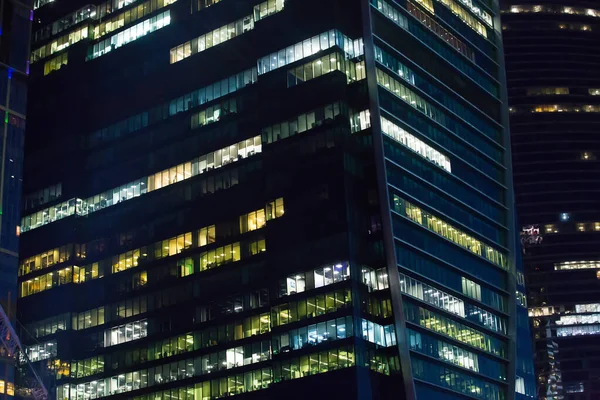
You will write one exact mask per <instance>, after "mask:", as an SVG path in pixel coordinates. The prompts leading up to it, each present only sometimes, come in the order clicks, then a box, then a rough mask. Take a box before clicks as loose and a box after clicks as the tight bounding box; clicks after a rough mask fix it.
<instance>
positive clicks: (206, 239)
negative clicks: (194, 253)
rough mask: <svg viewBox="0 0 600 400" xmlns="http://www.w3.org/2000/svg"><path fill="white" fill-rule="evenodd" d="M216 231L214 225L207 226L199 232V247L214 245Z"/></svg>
mask: <svg viewBox="0 0 600 400" xmlns="http://www.w3.org/2000/svg"><path fill="white" fill-rule="evenodd" d="M215 236H216V229H215V226H214V225H211V226H207V227H205V228H202V229H200V230H199V231H198V247H202V246H206V245H207V244H209V243H214V242H215V240H216V237H215Z"/></svg>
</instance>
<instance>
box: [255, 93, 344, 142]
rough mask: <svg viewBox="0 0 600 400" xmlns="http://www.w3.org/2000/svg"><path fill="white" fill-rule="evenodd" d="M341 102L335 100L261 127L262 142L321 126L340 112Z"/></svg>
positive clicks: (276, 140)
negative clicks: (285, 119) (286, 119)
mask: <svg viewBox="0 0 600 400" xmlns="http://www.w3.org/2000/svg"><path fill="white" fill-rule="evenodd" d="M342 111H343V110H342V104H341V103H339V102H335V103H332V104H328V105H326V106H325V107H321V108H317V109H316V110H312V111H309V112H307V113H304V114H300V115H298V116H297V117H294V118H292V119H290V120H288V121H284V122H280V123H277V124H274V125H271V126H269V127H266V128H263V129H262V131H261V136H262V140H263V143H264V144H271V143H275V142H278V141H280V140H283V139H287V138H288V137H291V136H295V135H297V134H298V133H303V132H306V131H307V130H310V129H313V128H316V127H318V126H321V125H322V124H323V123H324V122H325V121H328V120H333V119H334V118H335V117H337V116H338V115H340V114H342Z"/></svg>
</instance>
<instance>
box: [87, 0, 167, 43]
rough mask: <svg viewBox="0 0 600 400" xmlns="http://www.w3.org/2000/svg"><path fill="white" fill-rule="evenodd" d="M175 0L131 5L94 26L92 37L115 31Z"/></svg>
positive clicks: (150, 1) (151, 0)
mask: <svg viewBox="0 0 600 400" xmlns="http://www.w3.org/2000/svg"><path fill="white" fill-rule="evenodd" d="M176 1H177V0H148V1H146V2H144V3H142V4H140V5H138V6H137V7H133V8H131V9H129V10H127V11H124V12H122V13H120V14H118V15H115V16H114V17H111V18H106V19H104V20H103V21H102V22H100V23H99V24H98V25H96V26H95V27H94V31H93V32H94V34H93V35H94V36H93V38H94V39H100V38H101V37H102V36H104V35H107V34H109V33H111V32H112V31H116V30H117V29H120V28H122V27H124V26H127V25H129V24H130V23H132V22H135V21H137V20H138V19H142V18H144V17H145V16H147V15H148V14H151V13H153V12H155V11H157V10H160V9H161V8H163V7H167V6H169V5H171V4H173V3H175V2H176Z"/></svg>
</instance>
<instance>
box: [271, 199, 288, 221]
mask: <svg viewBox="0 0 600 400" xmlns="http://www.w3.org/2000/svg"><path fill="white" fill-rule="evenodd" d="M284 212H285V210H284V207H283V198H282V197H280V198H278V199H276V200H273V201H271V202H270V203H268V204H267V221H270V220H272V219H275V218H279V217H281V216H282V215H283V213H284Z"/></svg>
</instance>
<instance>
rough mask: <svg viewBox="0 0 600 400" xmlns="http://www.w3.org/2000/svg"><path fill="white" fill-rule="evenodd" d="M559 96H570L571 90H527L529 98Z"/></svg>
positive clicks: (564, 88) (561, 88) (556, 88)
mask: <svg viewBox="0 0 600 400" xmlns="http://www.w3.org/2000/svg"><path fill="white" fill-rule="evenodd" d="M557 94H569V88H566V87H550V88H548V87H546V88H527V95H528V96H537V95H557Z"/></svg>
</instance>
